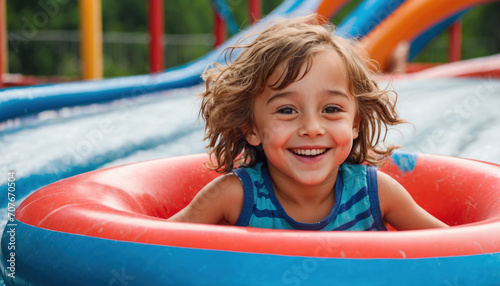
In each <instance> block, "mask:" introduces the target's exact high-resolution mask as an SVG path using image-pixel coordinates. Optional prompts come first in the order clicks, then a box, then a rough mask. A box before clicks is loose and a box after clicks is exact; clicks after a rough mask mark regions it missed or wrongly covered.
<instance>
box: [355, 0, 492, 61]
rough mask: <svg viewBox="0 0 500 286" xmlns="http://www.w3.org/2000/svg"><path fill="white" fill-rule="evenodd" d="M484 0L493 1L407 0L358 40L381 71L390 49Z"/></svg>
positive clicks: (490, 0) (489, 0) (389, 54)
mask: <svg viewBox="0 0 500 286" xmlns="http://www.w3.org/2000/svg"><path fill="white" fill-rule="evenodd" d="M487 2H493V0H456V1H444V0H440V1H437V0H407V1H405V2H404V3H402V4H401V6H400V7H399V8H398V9H397V10H395V11H394V13H392V14H391V17H389V18H387V19H386V20H384V21H382V22H381V23H380V25H378V26H377V27H375V28H374V29H373V30H372V31H371V32H370V33H368V34H367V35H366V37H364V38H363V39H362V40H361V43H362V44H363V45H364V46H365V47H367V49H368V53H369V55H370V57H371V58H372V59H374V60H376V61H377V62H378V63H379V64H380V68H381V69H382V70H384V69H385V67H386V66H387V63H388V60H389V58H390V56H391V53H392V51H393V50H394V48H395V47H396V46H397V45H398V44H399V43H400V42H401V41H411V40H413V39H414V38H416V37H417V36H418V35H420V34H422V33H423V32H424V31H426V30H428V29H430V28H431V27H433V26H435V25H436V24H438V23H439V22H440V21H442V20H443V19H446V18H449V17H452V16H453V15H455V14H457V13H459V12H461V11H464V10H466V9H468V8H470V7H471V6H474V5H478V4H483V3H487Z"/></svg>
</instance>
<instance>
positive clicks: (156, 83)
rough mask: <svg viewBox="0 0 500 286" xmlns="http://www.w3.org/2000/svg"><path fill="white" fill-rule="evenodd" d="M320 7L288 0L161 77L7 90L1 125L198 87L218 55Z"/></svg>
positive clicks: (0, 103) (0, 99) (1, 97)
mask: <svg viewBox="0 0 500 286" xmlns="http://www.w3.org/2000/svg"><path fill="white" fill-rule="evenodd" d="M320 3H321V0H285V1H283V3H282V4H281V5H280V6H278V7H277V8H276V9H275V10H274V11H273V12H272V13H270V14H269V15H268V16H267V17H266V18H265V19H263V20H262V21H260V22H259V23H257V24H256V25H254V26H252V27H250V28H248V29H246V30H244V31H242V32H240V33H238V34H236V35H234V36H233V37H231V38H230V39H229V40H228V41H227V42H226V43H224V44H223V45H222V46H220V47H219V48H217V49H215V50H213V51H212V52H210V53H208V54H207V55H205V56H204V57H202V58H200V59H198V60H195V61H193V62H190V63H188V64H185V65H182V66H179V67H176V68H172V69H169V70H166V71H165V72H162V73H158V74H154V75H141V76H129V77H119V78H113V79H105V80H100V81H81V82H72V83H64V84H55V85H46V86H39V87H24V88H13V89H6V90H4V91H2V92H1V93H0V122H2V121H5V120H7V119H11V118H15V117H18V116H22V115H27V114H32V113H36V112H40V111H44V110H49V109H58V108H62V107H66V106H75V105H84V104H90V103H95V102H103V101H110V100H114V99H120V98H127V97H131V96H137V95H141V94H146V93H153V92H157V91H162V90H168V89H174V88H180V87H186V86H192V85H196V84H199V83H200V82H201V78H200V75H201V73H202V72H203V70H204V69H205V68H206V66H207V65H208V64H210V63H212V62H215V61H221V60H223V59H220V58H219V55H220V54H221V52H222V51H223V50H224V49H225V48H226V47H228V46H230V45H232V44H234V43H235V42H236V41H237V40H238V39H240V38H242V37H243V36H245V35H248V34H250V33H252V32H254V31H256V30H257V29H259V28H261V27H262V26H263V25H265V24H266V23H267V22H268V21H269V20H271V19H273V18H275V17H286V16H288V15H291V14H309V13H312V12H315V11H316V10H317V9H318V6H319V5H320Z"/></svg>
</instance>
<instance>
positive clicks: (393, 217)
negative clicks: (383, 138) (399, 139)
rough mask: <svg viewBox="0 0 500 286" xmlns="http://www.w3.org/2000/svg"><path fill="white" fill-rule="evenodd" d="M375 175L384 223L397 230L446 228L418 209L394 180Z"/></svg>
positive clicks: (385, 175)
mask: <svg viewBox="0 0 500 286" xmlns="http://www.w3.org/2000/svg"><path fill="white" fill-rule="evenodd" d="M377 173H378V176H377V179H378V191H379V200H380V208H381V211H382V217H383V218H384V221H385V222H387V223H389V224H390V225H391V226H392V227H394V228H395V229H397V230H411V229H425V228H437V227H448V225H446V224H445V223H443V222H442V221H440V220H439V219H437V218H435V217H434V216H432V215H431V214H429V213H428V212H427V211H426V210H424V209H423V208H422V207H420V206H419V205H418V204H417V203H416V202H415V201H414V200H413V198H412V197H411V196H410V194H409V193H408V191H406V189H405V188H404V187H403V186H401V184H399V183H398V182H397V181H396V180H394V179H393V178H392V177H390V176H389V175H387V174H384V173H382V172H377Z"/></svg>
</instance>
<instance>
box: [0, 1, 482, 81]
mask: <svg viewBox="0 0 500 286" xmlns="http://www.w3.org/2000/svg"><path fill="white" fill-rule="evenodd" d="M207 1H208V0H207ZM5 2H6V0H0V12H2V13H3V14H4V16H3V17H2V18H1V19H2V21H1V22H2V23H1V25H0V27H1V28H0V34H1V35H2V37H0V47H2V48H1V49H0V54H1V56H0V67H1V69H0V70H1V73H6V72H7V61H8V60H7V43H6V39H7V36H6V35H7V29H6V11H5V10H6V9H5ZM211 2H212V4H213V5H212V6H213V7H214V35H215V43H214V46H215V47H218V46H220V45H221V44H222V43H223V42H224V41H225V39H226V30H227V28H229V30H230V33H231V34H235V33H236V32H237V30H238V25H237V24H236V22H235V21H234V19H233V17H232V14H231V11H230V9H229V7H228V5H227V4H226V2H225V1H224V0H211ZM346 2H348V1H347V0H337V1H335V0H333V1H332V0H330V1H321V3H320V4H319V7H318V9H317V12H318V13H319V14H321V15H324V16H325V17H327V18H331V17H333V16H334V15H335V14H336V13H337V12H338V10H339V9H340V8H341V7H342V6H343V5H344V4H346ZM403 2H405V1H404V0H398V1H392V2H391V3H390V4H389V3H386V2H385V1H377V3H375V2H374V1H372V2H369V1H365V2H363V3H362V4H361V5H359V7H358V8H357V10H356V11H354V12H353V13H351V16H350V18H349V19H347V20H346V21H344V23H343V25H344V24H345V25H344V26H348V27H347V29H346V27H340V30H341V31H342V32H343V33H344V35H346V36H355V37H364V36H366V34H367V33H368V32H370V30H371V28H373V27H374V26H375V25H376V24H378V23H379V22H380V21H381V20H384V18H385V16H386V15H388V14H389V13H392V12H393V10H394V9H396V8H399V6H400V4H403ZM407 2H412V3H413V6H412V5H409V4H408V5H407V4H405V5H406V7H407V8H404V9H403V8H402V9H398V10H400V11H398V13H395V15H397V16H398V17H399V18H400V19H393V20H388V21H385V22H386V23H385V24H384V25H385V26H388V25H392V26H393V27H392V28H384V31H385V32H380V31H379V32H374V33H372V35H370V37H364V44H367V46H368V48H369V50H370V49H373V51H372V54H373V55H372V58H374V59H375V60H377V61H378V62H379V63H380V67H381V68H382V69H385V68H386V64H387V58H388V57H389V56H390V53H391V52H392V50H393V48H394V45H397V43H399V42H400V41H409V40H411V39H415V38H416V36H418V35H420V34H422V31H425V30H428V27H432V26H435V27H433V29H431V30H434V31H433V33H432V35H425V34H424V35H422V36H424V39H423V43H414V44H413V45H412V46H413V51H415V50H417V51H416V52H419V51H420V50H421V48H422V47H418V48H415V46H416V45H417V44H418V45H420V46H422V45H425V44H427V43H428V42H429V41H430V39H432V38H433V37H435V36H436V35H437V34H438V33H440V32H442V31H443V30H444V29H445V28H446V27H448V26H450V28H449V31H450V41H449V42H450V44H449V61H450V62H452V61H457V60H460V57H461V52H460V50H461V22H460V19H459V18H460V17H459V16H461V15H462V14H463V13H458V14H456V15H453V16H451V17H448V19H447V20H445V21H443V22H442V23H440V24H438V25H436V23H438V22H439V21H440V20H441V19H442V18H443V17H442V15H443V13H448V12H447V11H446V10H444V11H441V10H442V9H441V7H437V6H436V5H430V4H436V3H439V2H443V1H436V2H434V3H432V2H431V3H428V4H425V5H423V4H422V3H419V2H418V1H407ZM461 2H462V3H458V4H457V5H455V4H454V5H445V6H444V8H447V9H448V10H450V9H452V10H456V9H457V8H459V9H458V10H459V11H464V10H465V8H464V7H468V6H470V5H471V3H476V4H477V3H479V2H488V1H461ZM460 5H462V8H460ZM248 6H249V21H250V23H251V24H253V23H255V22H256V21H257V20H258V19H259V18H260V17H261V12H260V6H261V3H260V0H249V1H248ZM100 7H101V0H90V1H79V10H80V28H81V59H82V71H81V77H82V79H84V80H87V79H100V78H102V76H103V74H102V73H103V59H102V24H101V22H102V21H101V17H102V16H101V11H100V9H101V8H100ZM419 7H421V8H419ZM370 10H372V11H380V12H379V13H378V15H377V16H376V17H373V15H371V16H370V13H369V11H370ZM429 11H431V12H430V13H429ZM436 11H438V12H436ZM381 13H382V14H381ZM418 13H420V14H418ZM422 13H425V15H427V14H429V15H431V17H420V16H418V15H421V14H422ZM163 18H164V16H163V0H148V31H149V39H150V40H149V67H150V72H151V73H157V72H161V71H162V70H163V58H164V55H163V54H164V51H163V43H162V40H163ZM391 18H395V17H391ZM360 19H361V20H360ZM363 19H364V20H363ZM421 20H424V22H423V23H422V21H421ZM352 21H358V22H359V23H356V25H355V26H356V27H359V26H364V27H363V28H361V29H360V30H359V29H358V31H354V30H353V29H351V28H352V27H353V23H352ZM360 21H361V22H360ZM400 21H407V23H408V24H404V23H403V22H400ZM427 22H429V23H430V24H428V23H427ZM226 23H227V24H226ZM402 23H403V24H404V25H403V24H402ZM401 26H404V27H413V28H412V29H411V30H407V31H402V30H401V28H398V27H401ZM394 27H395V28H394ZM379 30H380V29H379ZM383 33H386V34H385V36H383V35H382V34H383ZM388 35H389V36H388ZM375 37H387V38H388V39H389V40H390V41H387V40H388V39H386V38H384V39H383V41H384V43H390V44H389V45H386V44H384V45H382V46H383V47H380V44H378V46H377V45H376V44H372V43H371V42H378V43H380V42H381V41H382V40H380V39H374V38H375ZM369 39H370V40H369ZM369 41H370V43H367V42H369ZM372 46H373V47H372ZM413 56H414V55H412V57H413ZM410 67H411V66H410ZM409 71H413V69H412V68H410V69H409ZM35 82H36V81H35ZM29 83H31V82H29ZM29 83H28V84H29ZM1 84H2V82H1V77H0V87H1Z"/></svg>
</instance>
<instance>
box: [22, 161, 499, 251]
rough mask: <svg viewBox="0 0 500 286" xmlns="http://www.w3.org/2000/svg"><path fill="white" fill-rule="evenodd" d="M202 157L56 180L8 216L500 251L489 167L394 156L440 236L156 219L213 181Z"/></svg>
mask: <svg viewBox="0 0 500 286" xmlns="http://www.w3.org/2000/svg"><path fill="white" fill-rule="evenodd" d="M206 159H207V157H206V155H192V156H185V157H174V158H167V159H161V160H156V161H149V162H142V163H136V164H131V165H126V166H120V167H115V168H110V169H105V170H98V171H93V172H89V173H85V174H81V175H78V176H75V177H72V178H68V179H64V180H61V181H59V182H56V183H54V184H51V185H49V186H47V187H44V188H42V189H40V190H39V191H37V192H35V193H34V194H32V195H31V196H29V197H28V198H27V199H26V200H25V201H24V202H23V203H22V204H21V206H20V207H19V208H18V210H17V212H16V218H17V219H18V220H19V221H21V222H23V223H25V224H28V225H32V226H35V227H39V228H43V229H49V230H54V231H60V232H66V233H72V234H80V235H85V236H93V237H100V238H106V239H111V240H119V241H132V242H139V243H148V244H158V245H168V246H178V247H187V248H198V249H211V250H225V251H237V252H249V253H265V254H280V255H294V256H313V257H338V258H426V257H447V256H459V255H475V254H484V253H498V252H500V203H499V202H500V166H498V165H494V164H488V163H483V162H477V161H472V160H466V159H459V158H452V157H442V156H433V155H413V154H404V153H398V154H396V155H395V156H394V157H393V162H392V163H390V164H387V165H386V166H384V167H383V168H382V169H381V170H382V171H384V172H387V173H388V174H390V175H391V176H392V177H394V178H396V179H397V180H398V181H399V182H401V183H402V184H403V185H404V186H405V187H406V188H407V190H408V191H409V192H410V193H411V194H412V196H413V197H414V199H415V200H416V201H417V203H419V204H420V205H421V206H422V207H424V208H425V209H426V210H428V211H429V212H430V213H432V214H433V215H435V216H437V217H438V218H440V219H441V220H443V221H445V222H446V223H448V224H450V225H453V226H454V227H452V228H450V229H437V230H436V229H435V230H420V231H404V232H395V231H390V232H347V231H346V232H308V231H286V230H268V229H255V228H248V227H247V228H245V227H235V226H217V225H199V224H189V223H175V222H168V221H166V220H165V219H166V218H168V217H169V216H171V215H173V214H174V213H176V212H177V211H179V210H180V209H181V208H183V207H184V206H185V205H187V204H188V202H189V201H190V200H191V199H192V198H193V196H194V195H195V194H196V193H197V191H198V190H199V189H201V188H202V187H203V186H204V185H205V184H207V183H208V182H209V181H211V180H212V179H214V178H215V177H217V176H218V174H216V173H215V172H213V171H209V170H207V169H205V168H204V167H203V162H204V161H205V160H206ZM319 245H322V246H327V248H325V247H318V246H319ZM321 249H328V251H321Z"/></svg>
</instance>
